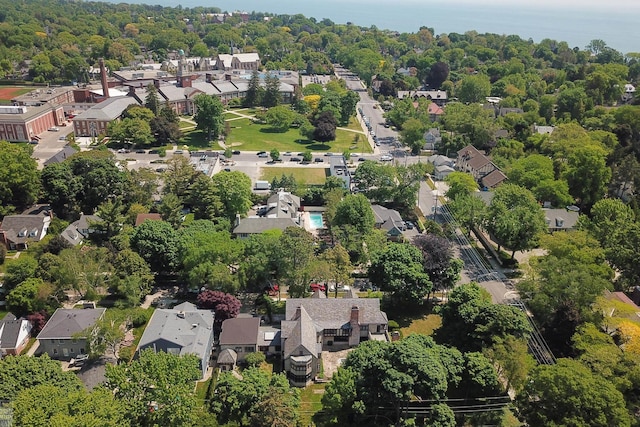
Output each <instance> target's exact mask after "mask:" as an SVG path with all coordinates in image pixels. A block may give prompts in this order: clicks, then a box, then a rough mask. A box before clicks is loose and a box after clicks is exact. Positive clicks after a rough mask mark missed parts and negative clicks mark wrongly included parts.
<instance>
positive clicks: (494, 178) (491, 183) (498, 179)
mask: <svg viewBox="0 0 640 427" xmlns="http://www.w3.org/2000/svg"><path fill="white" fill-rule="evenodd" d="M506 179H507V176H506V175H505V174H504V173H502V171H501V170H500V169H495V170H493V171H491V173H489V174H488V175H486V176H484V177H483V178H482V186H483V187H487V188H493V187H495V186H496V185H498V184H500V183H502V181H505V180H506Z"/></svg>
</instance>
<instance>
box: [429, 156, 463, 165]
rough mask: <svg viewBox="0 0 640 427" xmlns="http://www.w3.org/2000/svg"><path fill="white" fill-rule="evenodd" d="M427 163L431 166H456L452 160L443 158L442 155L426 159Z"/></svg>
mask: <svg viewBox="0 0 640 427" xmlns="http://www.w3.org/2000/svg"><path fill="white" fill-rule="evenodd" d="M427 162H429V163H431V164H432V165H433V166H450V167H453V166H454V165H455V164H456V161H455V160H454V159H452V158H450V157H447V156H443V155H442V154H434V155H433V156H429V157H427Z"/></svg>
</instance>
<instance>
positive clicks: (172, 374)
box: [105, 349, 202, 426]
mask: <svg viewBox="0 0 640 427" xmlns="http://www.w3.org/2000/svg"><path fill="white" fill-rule="evenodd" d="M200 363H201V361H200V360H199V359H198V358H197V357H196V356H194V355H190V354H189V355H186V356H178V355H174V354H170V353H165V352H163V351H159V352H157V353H155V352H154V351H153V350H151V349H145V350H143V351H141V352H140V354H139V357H138V358H137V359H136V360H134V361H133V362H131V363H130V364H121V365H107V371H106V378H107V380H106V382H105V387H107V388H108V389H109V390H110V391H111V392H112V393H114V395H115V397H116V399H117V400H119V401H121V402H122V403H123V404H124V406H125V408H126V411H125V413H127V414H128V418H130V419H131V420H132V424H136V425H164V426H172V425H180V426H193V425H196V424H197V420H196V419H195V415H196V412H195V408H196V406H197V401H196V398H195V396H194V392H193V389H194V381H195V380H196V379H198V378H200V376H201V375H202V374H201V370H200Z"/></svg>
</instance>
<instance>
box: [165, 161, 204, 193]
mask: <svg viewBox="0 0 640 427" xmlns="http://www.w3.org/2000/svg"><path fill="white" fill-rule="evenodd" d="M201 175H202V173H200V172H198V171H197V170H196V169H195V168H194V167H193V165H191V164H190V163H189V160H188V159H187V158H186V157H183V156H173V157H172V158H171V159H169V161H167V170H166V173H165V174H164V177H163V178H164V193H165V194H169V193H173V194H175V195H176V196H178V198H179V199H180V200H182V201H183V202H184V201H185V200H186V199H187V197H188V195H189V189H190V187H191V185H192V184H193V183H194V182H196V181H197V180H198V179H200V177H201Z"/></svg>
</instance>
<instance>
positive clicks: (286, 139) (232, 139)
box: [227, 119, 371, 153]
mask: <svg viewBox="0 0 640 427" xmlns="http://www.w3.org/2000/svg"><path fill="white" fill-rule="evenodd" d="M229 123H230V125H231V134H230V135H229V136H227V145H229V146H232V147H233V148H235V149H238V150H245V151H271V150H272V149H274V148H275V149H277V150H279V151H281V152H284V151H305V150H311V151H331V152H336V153H342V152H343V151H346V150H351V151H364V152H371V147H370V146H369V144H368V143H363V139H362V138H364V137H365V136H364V135H360V137H359V138H360V141H359V142H357V143H356V142H354V139H355V135H356V133H354V132H350V131H346V130H340V129H338V130H337V131H336V140H335V141H331V142H330V143H326V144H325V143H320V142H314V141H309V140H306V139H302V137H301V136H300V132H298V130H297V129H289V130H288V131H286V132H272V131H271V130H270V128H269V126H266V125H261V124H256V123H252V122H251V121H250V120H249V119H239V120H232V121H230V122H229Z"/></svg>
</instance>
